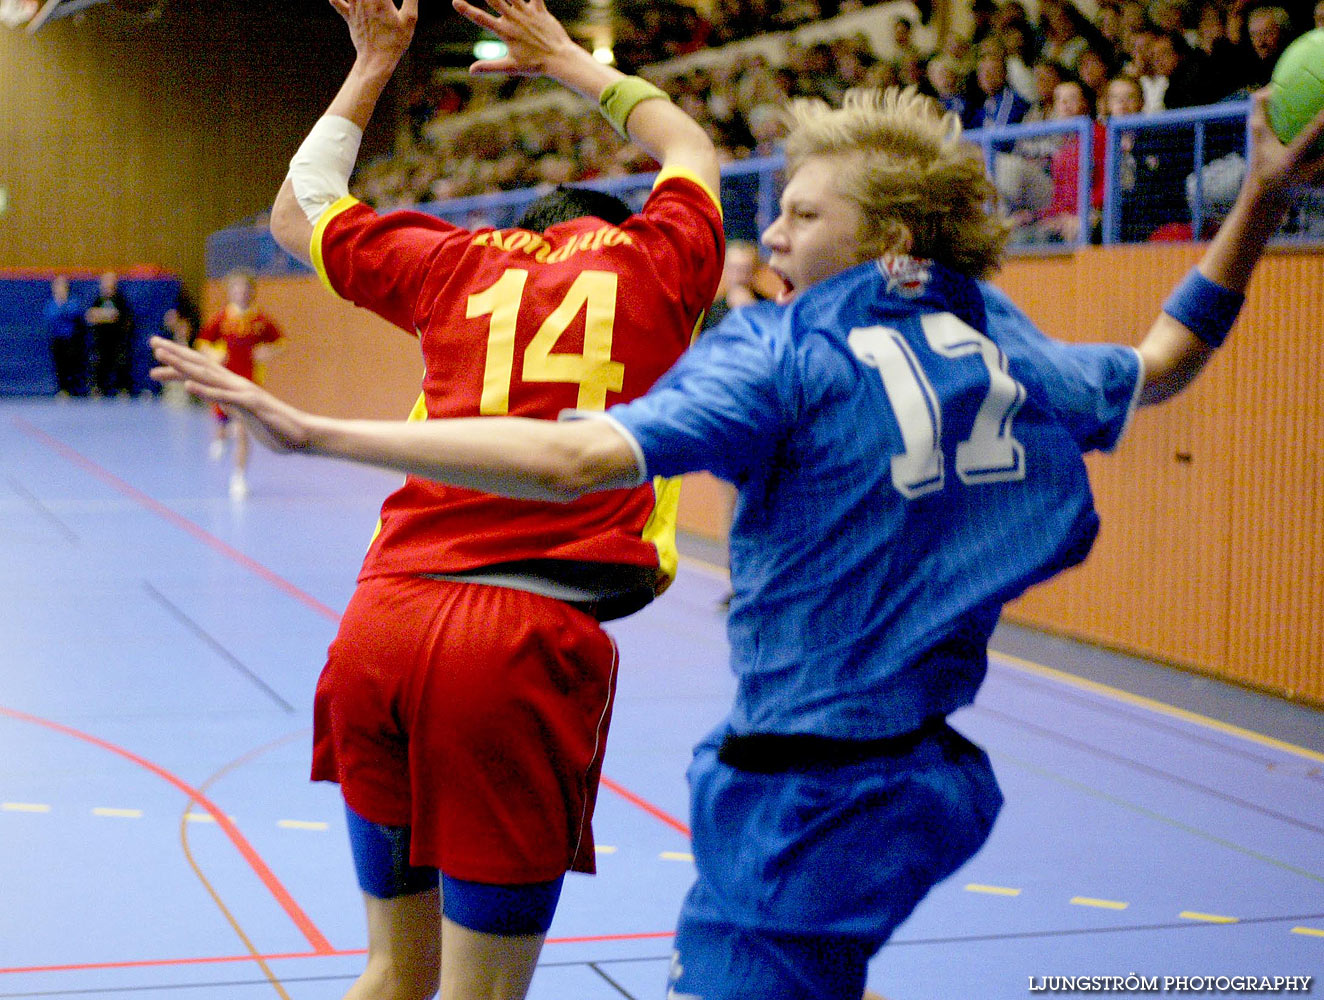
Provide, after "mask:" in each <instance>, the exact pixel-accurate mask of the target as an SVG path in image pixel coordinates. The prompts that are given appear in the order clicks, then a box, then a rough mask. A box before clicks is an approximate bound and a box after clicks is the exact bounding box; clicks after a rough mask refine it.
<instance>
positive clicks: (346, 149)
mask: <svg viewBox="0 0 1324 1000" xmlns="http://www.w3.org/2000/svg"><path fill="white" fill-rule="evenodd" d="M362 141H363V129H361V128H359V127H358V126H357V125H355V124H354V123H353V122H352V121H350V120H349V119H348V118H341V117H340V116H339V115H324V116H322V117H321V118H319V119H318V120H317V124H316V125H314V126H313V128H312V131H311V132H309V133H308V138H307V139H305V140H304V141H303V145H302V146H300V147H299V151H298V152H297V153H295V154H294V159H292V160H290V173H289V178H290V184H291V186H292V187H293V188H294V197H295V198H296V199H298V202H299V207H300V208H302V209H303V214H304V215H306V216H308V221H309V222H311V223H314V224H316V222H317V219H318V217H319V216H321V214H322V213H323V212H324V211H326V210H327V209H328V208H330V207H331V206H332V205H333V204H335V203H336V202H337V201H339V200H340V199H341V198H343V197H345V196H346V195H347V194H349V175H350V174H351V173H353V171H354V162H355V161H356V160H357V159H358V157H359V143H360V142H362Z"/></svg>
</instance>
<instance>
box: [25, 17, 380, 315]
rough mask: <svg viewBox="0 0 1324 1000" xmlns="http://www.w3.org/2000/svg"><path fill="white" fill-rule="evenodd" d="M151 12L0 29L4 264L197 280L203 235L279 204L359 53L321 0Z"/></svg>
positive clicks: (197, 283)
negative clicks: (152, 15) (151, 16)
mask: <svg viewBox="0 0 1324 1000" xmlns="http://www.w3.org/2000/svg"><path fill="white" fill-rule="evenodd" d="M142 9H145V8H140V9H139V11H138V12H135V11H134V10H131V9H118V8H117V7H115V6H114V5H112V4H104V5H99V6H97V7H93V8H90V9H89V10H88V11H87V12H86V13H85V14H84V15H81V16H75V17H71V18H66V19H63V20H60V21H56V22H52V23H51V24H49V25H47V26H46V27H45V28H43V29H42V30H41V31H40V32H39V33H38V34H36V35H35V36H29V35H27V34H26V33H24V32H20V31H12V30H9V29H3V30H0V185H2V186H4V187H6V188H7V189H8V190H9V199H10V204H9V210H8V211H7V212H6V213H4V214H3V215H0V266H8V267H55V268H90V269H100V268H103V267H120V268H123V267H128V266H130V265H133V264H139V263H142V264H155V265H159V266H161V267H164V268H166V269H168V270H170V271H172V272H174V273H177V274H179V275H180V276H181V277H183V278H184V280H185V283H186V284H187V285H188V286H189V287H190V288H191V289H192V290H193V291H194V292H195V293H196V292H198V291H199V290H200V289H201V287H202V283H203V269H204V251H205V244H206V238H207V236H208V235H209V234H211V233H213V232H215V231H216V230H218V229H221V228H223V227H225V226H228V225H231V224H233V223H235V222H237V221H239V220H241V219H243V218H245V217H248V216H251V215H253V214H255V213H257V212H260V211H263V210H264V209H265V208H266V207H267V206H269V205H270V204H271V200H272V198H273V197H274V195H275V193H276V190H277V188H278V187H279V185H280V182H281V179H282V178H283V177H284V174H285V170H286V166H287V164H288V162H289V158H290V156H291V154H292V153H293V151H294V150H295V149H296V148H297V146H298V144H299V142H300V141H301V140H302V138H303V135H304V134H305V133H306V132H307V129H308V128H309V126H310V125H311V124H312V122H314V121H315V120H316V119H317V116H318V115H320V114H321V112H322V110H323V109H324V108H325V106H326V104H327V102H329V100H330V98H331V95H332V94H333V93H334V90H335V87H336V86H337V85H338V83H339V81H340V79H341V78H342V74H343V73H344V71H345V69H346V68H347V67H348V65H349V61H350V58H351V54H352V50H351V47H350V45H349V42H348V39H347V37H346V35H345V31H344V25H343V23H342V22H341V21H340V19H339V17H338V16H337V15H336V14H335V11H334V10H332V8H331V7H330V6H329V5H328V4H326V3H324V2H322V3H314V2H312V0H291V2H289V3H284V4H266V3H259V4H252V3H246V2H244V0H171V2H170V3H167V4H164V5H162V8H161V16H160V17H159V18H158V19H156V20H147V19H144V18H143V16H142V14H141V10H142ZM370 131H371V130H370ZM369 139H370V144H371V142H372V137H371V136H370V137H369Z"/></svg>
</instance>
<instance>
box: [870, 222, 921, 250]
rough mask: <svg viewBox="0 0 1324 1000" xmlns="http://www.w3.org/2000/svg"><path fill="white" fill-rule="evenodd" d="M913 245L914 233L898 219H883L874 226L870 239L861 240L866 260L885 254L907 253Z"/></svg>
mask: <svg viewBox="0 0 1324 1000" xmlns="http://www.w3.org/2000/svg"><path fill="white" fill-rule="evenodd" d="M914 246H915V234H914V233H912V232H911V231H910V227H909V226H907V225H906V224H905V223H904V222H902V221H901V220H900V219H884V220H882V221H881V222H880V223H878V225H877V226H876V228H875V230H874V232H873V234H872V238H871V239H865V240H862V241H861V249H862V250H864V251H865V253H864V254H863V256H864V258H865V259H866V260H868V259H872V258H875V257H882V256H885V255H887V254H908V253H910V251H911V250H912V249H913V248H914Z"/></svg>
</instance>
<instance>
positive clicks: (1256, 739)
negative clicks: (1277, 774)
mask: <svg viewBox="0 0 1324 1000" xmlns="http://www.w3.org/2000/svg"><path fill="white" fill-rule="evenodd" d="M993 657H994V658H995V659H997V660H998V661H999V662H1001V663H1005V664H1006V665H1007V666H1009V667H1013V668H1015V669H1017V670H1021V671H1024V672H1025V673H1028V674H1035V675H1037V676H1039V677H1048V678H1051V679H1052V680H1055V681H1060V682H1061V683H1063V684H1068V685H1070V686H1072V687H1078V688H1082V689H1083V690H1086V691H1093V692H1095V693H1096V694H1103V695H1107V696H1108V697H1109V698H1113V699H1115V700H1117V701H1121V702H1125V703H1126V704H1128V705H1137V706H1139V707H1141V708H1147V709H1149V710H1150V711H1152V712H1158V713H1159V714H1161V715H1167V716H1170V717H1171V718H1174V719H1182V720H1183V721H1185V722H1194V723H1196V724H1197V725H1201V726H1206V727H1208V728H1209V729H1216V730H1218V731H1219V732H1221V733H1227V734H1229V735H1231V736H1237V737H1240V738H1241V739H1244V740H1250V741H1251V742H1253V743H1259V744H1260V745H1261V746H1267V747H1273V748H1274V749H1275V750H1283V751H1285V752H1287V753H1291V754H1296V755H1297V756H1300V757H1305V758H1307V759H1308V760H1315V761H1319V762H1320V763H1324V753H1320V752H1318V751H1316V750H1310V749H1308V748H1306V747H1301V746H1297V745H1296V744H1295V743H1288V742H1286V741H1285V740H1279V739H1275V738H1274V737H1272V736H1265V735H1264V734H1263V733H1257V732H1255V731H1254V730H1251V729H1243V728H1242V727H1241V726H1234V725H1232V724H1231V723H1230V722H1221V721H1219V720H1218V719H1211V718H1210V717H1209V716H1207V715H1200V714H1199V713H1198V712H1189V711H1187V710H1186V709H1184V708H1177V707H1176V706H1175V705H1169V704H1167V703H1166V702H1162V701H1157V700H1155V699H1154V698H1146V697H1144V696H1142V695H1138V694H1132V693H1131V692H1130V691H1123V690H1122V689H1121V688H1115V687H1110V686H1109V685H1107V684H1100V683H1099V682H1098V681H1091V680H1086V679H1085V678H1083V677H1077V676H1076V675H1075V674H1069V673H1066V672H1065V671H1062V670H1055V669H1054V668H1052V667H1046V666H1044V665H1043V664H1041V663H1035V662H1034V661H1032V660H1023V659H1021V658H1020V657H1018V656H1011V655H1010V654H1008V653H998V652H994V653H993Z"/></svg>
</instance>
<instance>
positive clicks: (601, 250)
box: [311, 170, 724, 580]
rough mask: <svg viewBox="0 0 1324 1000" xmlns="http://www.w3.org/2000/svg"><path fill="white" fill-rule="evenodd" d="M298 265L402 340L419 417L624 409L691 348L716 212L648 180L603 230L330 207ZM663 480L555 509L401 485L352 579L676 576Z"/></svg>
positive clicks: (348, 202)
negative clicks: (603, 569) (536, 570)
mask: <svg viewBox="0 0 1324 1000" xmlns="http://www.w3.org/2000/svg"><path fill="white" fill-rule="evenodd" d="M311 250H312V257H313V263H314V265H315V266H316V268H317V271H318V274H319V275H320V276H321V277H322V279H323V281H324V282H325V283H326V284H327V286H328V287H329V288H330V289H331V290H332V291H333V292H335V293H336V294H337V295H339V296H341V297H342V298H346V299H349V300H350V301H352V302H354V303H355V304H356V305H359V306H363V307H364V308H367V309H370V310H371V311H372V312H374V313H377V314H378V315H379V316H382V317H383V318H384V319H386V320H388V321H390V322H391V323H393V324H395V325H396V326H398V327H401V328H402V329H404V330H408V331H411V332H413V333H415V334H416V335H417V336H418V338H419V341H420V346H421V348H422V351H423V359H424V363H425V373H424V377H423V393H422V396H421V398H420V401H419V402H420V404H421V407H422V408H423V410H425V414H424V413H422V412H420V413H418V414H416V415H418V416H424V415H425V416H426V418H429V419H438V418H449V417H472V416H480V415H490V416H497V415H505V414H510V415H513V416H523V417H539V418H545V419H555V418H556V417H557V415H558V414H559V413H560V412H561V411H563V410H566V409H586V410H603V409H606V408H607V407H608V406H611V405H613V404H615V403H618V402H623V401H626V400H630V399H634V398H635V397H637V396H640V395H642V394H643V393H645V392H646V391H647V390H648V389H649V387H651V386H652V384H653V383H654V382H655V381H656V380H657V379H658V378H659V377H660V376H661V375H662V374H663V373H664V372H665V371H666V370H667V369H668V368H670V367H671V365H672V364H673V363H674V362H675V360H676V359H677V358H678V357H679V356H680V355H681V353H682V352H683V351H684V350H685V348H686V347H687V346H688V345H689V344H690V342H691V340H692V339H693V337H694V334H695V332H696V331H697V330H698V326H699V323H700V321H701V319H702V317H703V313H704V310H705V309H707V307H708V305H709V304H710V303H711V302H712V298H713V295H714V294H715V292H716V289H717V283H718V279H719V278H720V276H721V271H722V258H723V252H724V244H723V236H722V217H721V209H720V207H719V205H718V203H717V201H716V198H715V196H714V194H713V193H712V192H710V191H709V190H708V189H707V187H706V186H704V185H703V184H702V183H701V182H699V181H698V179H697V178H696V177H694V176H693V175H692V174H690V173H688V172H682V171H674V170H673V171H664V172H663V173H662V174H660V175H659V176H658V179H657V182H656V183H655V184H654V186H653V191H652V193H651V195H650V196H649V198H648V201H647V203H646V204H645V205H644V207H643V209H642V210H641V211H640V212H639V213H637V214H635V215H633V216H631V217H630V218H629V219H628V220H626V221H625V222H624V223H622V224H621V225H620V226H619V227H617V226H612V225H608V224H607V223H605V222H603V221H602V220H600V219H595V218H591V217H588V218H580V219H575V220H572V221H570V222H565V223H560V224H557V225H555V226H552V227H551V228H549V229H548V230H547V231H546V232H545V233H541V234H539V233H534V232H529V231H527V230H521V229H501V230H499V229H490V228H488V229H479V230H467V229H462V228H460V227H458V226H454V225H452V224H450V223H448V222H445V221H442V220H440V219H437V218H434V217H432V216H429V215H424V214H421V213H417V212H393V213H390V214H388V215H378V214H377V213H376V212H374V211H373V210H372V209H371V208H369V207H368V206H366V205H363V204H361V203H359V202H358V201H356V200H355V199H353V198H344V199H342V200H341V201H340V202H338V203H336V204H335V205H333V206H332V207H331V208H330V209H328V210H327V211H326V212H325V213H323V215H322V217H321V218H320V219H319V220H318V223H317V226H316V228H315V230H314V233H313V238H312V246H311ZM674 487H675V484H670V485H669V486H666V487H665V488H664V486H663V484H662V481H661V480H659V481H658V482H656V483H654V484H651V485H646V486H641V487H636V488H634V489H626V490H612V491H607V492H604V493H596V494H591V495H588V496H584V497H580V498H579V499H578V500H575V501H573V502H571V503H565V504H562V503H545V502H537V501H528V500H509V499H505V498H502V497H495V496H491V495H488V494H484V493H479V492H476V491H473V490H467V489H460V488H457V487H453V486H446V485H442V484H440V483H436V482H433V481H431V480H427V479H422V478H418V477H414V476H410V477H408V478H407V479H406V480H405V484H404V486H403V487H401V488H400V489H399V490H397V491H396V492H395V493H393V494H392V495H391V496H390V497H388V498H387V500H386V502H385V504H384V505H383V507H382V514H381V527H380V531H379V532H378V534H377V537H376V538H375V539H374V540H373V543H372V545H371V547H370V548H369V550H368V554H367V557H366V559H365V561H364V565H363V569H362V571H361V572H360V575H359V579H361V580H362V579H367V578H369V577H373V576H380V575H385V574H395V573H443V574H449V573H463V572H466V571H473V570H478V569H482V568H485V567H492V566H498V565H501V564H506V563H519V562H522V561H528V560H535V561H543V560H558V561H565V562H567V563H592V564H603V563H608V564H617V565H624V566H633V567H641V568H650V569H660V570H661V572H662V575H663V576H666V577H669V576H671V575H674V573H675V558H676V557H675V504H676V490H675V488H674Z"/></svg>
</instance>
